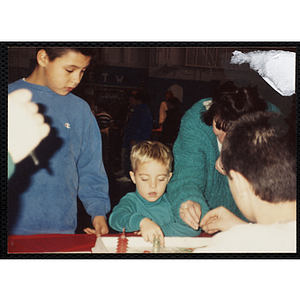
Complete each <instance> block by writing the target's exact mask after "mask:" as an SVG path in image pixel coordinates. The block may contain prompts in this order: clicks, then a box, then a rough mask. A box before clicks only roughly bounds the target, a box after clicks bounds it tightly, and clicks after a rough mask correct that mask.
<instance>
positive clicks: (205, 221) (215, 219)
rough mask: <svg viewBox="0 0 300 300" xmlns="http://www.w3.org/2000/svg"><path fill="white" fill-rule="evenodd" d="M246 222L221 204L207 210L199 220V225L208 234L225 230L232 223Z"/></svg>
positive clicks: (232, 224)
mask: <svg viewBox="0 0 300 300" xmlns="http://www.w3.org/2000/svg"><path fill="white" fill-rule="evenodd" d="M246 223H247V222H245V221H243V220H241V219H240V218H238V217H237V216H236V215H235V214H233V213H232V212H231V211H229V210H228V209H227V208H225V207H223V206H219V207H217V208H215V209H213V210H211V211H209V212H208V213H207V214H206V215H205V216H204V217H203V218H202V220H201V222H200V227H201V228H202V230H204V231H205V232H206V233H208V234H214V233H216V232H218V231H225V230H228V229H230V228H231V227H232V226H234V225H238V224H246Z"/></svg>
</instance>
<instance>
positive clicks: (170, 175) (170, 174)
mask: <svg viewBox="0 0 300 300" xmlns="http://www.w3.org/2000/svg"><path fill="white" fill-rule="evenodd" d="M172 175H173V173H172V172H170V173H169V178H168V182H169V181H170V179H171V177H172Z"/></svg>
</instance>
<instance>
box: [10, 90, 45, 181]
mask: <svg viewBox="0 0 300 300" xmlns="http://www.w3.org/2000/svg"><path fill="white" fill-rule="evenodd" d="M31 98H32V94H31V92H30V91H29V90H26V89H20V90H16V91H14V92H12V93H10V94H8V178H10V177H11V175H12V174H13V172H14V169H15V164H17V163H18V162H20V161H21V160H23V159H24V158H25V157H27V156H28V154H29V153H30V152H31V151H32V150H33V149H34V148H35V147H36V146H37V145H38V144H39V143H40V142H41V140H42V139H44V138H45V137H46V136H47V135H48V134H49V132H50V126H49V125H48V124H46V123H44V117H43V116H42V115H41V114H39V113H38V106H37V105H36V104H35V103H33V102H31Z"/></svg>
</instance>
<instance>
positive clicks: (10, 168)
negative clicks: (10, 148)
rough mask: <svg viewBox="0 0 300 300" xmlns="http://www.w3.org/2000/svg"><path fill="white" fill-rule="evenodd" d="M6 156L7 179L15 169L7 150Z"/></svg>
mask: <svg viewBox="0 0 300 300" xmlns="http://www.w3.org/2000/svg"><path fill="white" fill-rule="evenodd" d="M7 156H8V158H7V173H8V174H7V178H8V179H9V178H10V177H11V176H12V174H13V173H14V171H15V164H14V162H13V160H12V158H11V156H10V154H9V153H8V152H7Z"/></svg>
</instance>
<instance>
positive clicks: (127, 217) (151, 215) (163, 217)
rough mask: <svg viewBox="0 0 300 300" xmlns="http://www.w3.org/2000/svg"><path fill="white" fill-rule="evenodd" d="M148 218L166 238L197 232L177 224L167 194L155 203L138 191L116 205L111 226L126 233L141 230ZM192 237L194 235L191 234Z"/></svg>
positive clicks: (110, 222)
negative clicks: (143, 222)
mask: <svg viewBox="0 0 300 300" xmlns="http://www.w3.org/2000/svg"><path fill="white" fill-rule="evenodd" d="M144 218H148V219H150V220H152V221H153V222H154V223H156V224H157V225H158V226H159V227H160V228H161V230H162V232H163V233H164V236H186V235H187V234H186V232H187V231H188V232H189V231H191V232H193V231H194V232H196V231H195V230H193V229H192V228H190V229H188V230H187V228H186V226H185V225H182V224H180V223H176V222H175V221H174V217H173V215H172V209H171V203H170V201H169V199H168V195H167V193H165V194H164V195H163V196H162V197H161V198H159V199H158V200H157V201H155V202H149V201H147V200H146V199H144V198H143V197H142V196H141V195H140V194H139V193H138V191H135V192H134V193H127V194H126V195H125V196H124V197H123V198H122V199H121V200H120V202H119V204H118V205H116V206H115V207H114V209H113V211H112V213H111V215H110V217H109V225H110V227H111V228H113V229H114V230H116V231H119V232H122V230H123V228H125V231H126V232H133V231H138V230H140V223H141V221H142V220H143V219H144ZM190 235H192V234H190Z"/></svg>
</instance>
